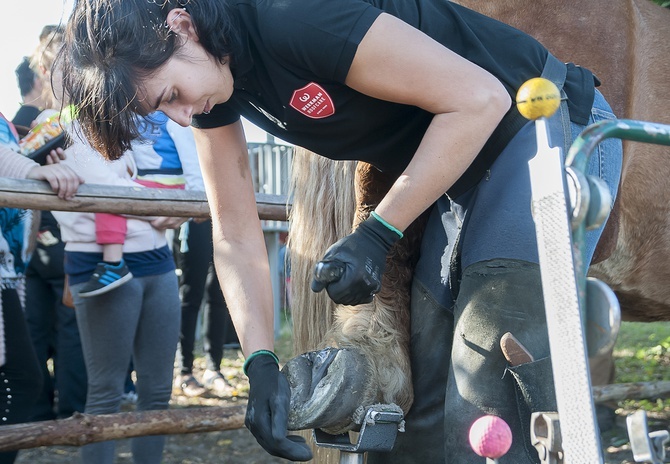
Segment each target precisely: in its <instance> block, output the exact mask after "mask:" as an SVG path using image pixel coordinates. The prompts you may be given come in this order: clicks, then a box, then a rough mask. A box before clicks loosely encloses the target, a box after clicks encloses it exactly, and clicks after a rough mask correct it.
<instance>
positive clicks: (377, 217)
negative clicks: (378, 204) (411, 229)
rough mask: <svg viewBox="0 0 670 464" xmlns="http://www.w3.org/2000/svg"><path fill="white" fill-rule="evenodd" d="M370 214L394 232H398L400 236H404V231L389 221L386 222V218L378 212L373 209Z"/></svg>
mask: <svg viewBox="0 0 670 464" xmlns="http://www.w3.org/2000/svg"><path fill="white" fill-rule="evenodd" d="M370 216H372V217H373V218H375V219H376V220H378V221H379V222H381V223H382V224H384V226H385V227H386V228H387V229H389V230H392V231H393V232H395V233H396V234H398V236H399V237H400V238H402V237H403V235H402V232H400V231H399V230H398V229H396V228H395V227H393V226H392V225H391V224H389V223H388V222H386V221H385V220H384V218H383V217H381V216H380V215H379V214H377V213H375V212H374V211H373V212H371V213H370Z"/></svg>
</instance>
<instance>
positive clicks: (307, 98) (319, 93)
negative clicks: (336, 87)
mask: <svg viewBox="0 0 670 464" xmlns="http://www.w3.org/2000/svg"><path fill="white" fill-rule="evenodd" d="M290 105H291V108H293V109H295V110H298V111H300V112H301V113H302V114H304V115H305V116H307V117H308V118H312V119H321V118H327V117H328V116H332V115H333V114H335V105H333V99H332V98H330V95H328V94H327V93H326V91H325V90H324V89H323V87H321V86H320V85H319V84H317V83H316V82H310V83H309V84H307V85H306V86H304V87H303V88H302V89H298V90H296V91H295V92H293V97H291V103H290Z"/></svg>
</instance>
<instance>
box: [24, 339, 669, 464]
mask: <svg viewBox="0 0 670 464" xmlns="http://www.w3.org/2000/svg"><path fill="white" fill-rule="evenodd" d="M197 363H198V360H196V370H195V374H196V376H198V375H199V374H200V373H201V371H202V368H203V366H201V365H198V364H197ZM223 366H224V367H223V369H222V371H223V373H224V375H225V376H226V378H227V379H228V380H229V381H230V382H231V384H232V385H233V386H235V388H236V390H235V391H234V392H233V394H234V396H232V397H225V398H218V397H216V396H214V395H208V397H201V398H188V397H186V396H184V395H183V394H181V392H180V391H179V390H177V389H175V390H174V391H173V396H172V401H171V407H173V408H187V407H200V406H229V405H232V404H239V403H240V402H245V401H246V394H247V391H248V384H247V382H246V377H245V376H244V375H243V374H242V372H241V366H242V357H241V353H240V352H239V351H237V350H227V351H226V357H225V360H224V363H223ZM125 409H126V410H132V405H128V406H126V407H125ZM626 415H627V411H621V410H619V411H617V415H616V416H615V422H614V427H613V428H612V429H611V430H610V431H608V432H607V433H604V434H603V436H602V439H601V443H602V445H603V449H604V453H605V463H606V464H630V463H634V462H635V461H633V456H632V453H631V451H630V445H629V442H628V436H627V433H626V428H625V427H626V425H625V424H626ZM669 428H670V414H656V415H652V414H650V415H649V429H650V431H651V430H659V429H665V430H668V429H669ZM78 453H79V448H77V447H69V446H56V447H41V448H35V449H29V450H22V451H21V452H20V453H19V457H18V459H17V461H16V464H73V463H76V462H79V461H78ZM668 456H670V449H668ZM332 461H333V462H337V460H336V459H334V460H332ZM287 462H288V461H286V460H283V459H278V458H275V457H272V456H270V455H268V454H267V453H266V452H265V451H264V450H263V449H262V448H261V447H260V445H258V444H257V443H256V440H255V439H254V437H253V436H252V435H251V433H249V431H248V430H246V429H245V428H241V429H237V430H229V431H223V432H210V433H199V434H186V435H171V436H169V437H168V441H167V445H166V448H165V452H164V456H163V463H164V464H214V463H216V464H280V463H287ZM666 462H670V461H666ZM131 463H132V456H131V453H130V446H129V441H128V440H120V441H118V442H117V458H116V462H115V464H131ZM421 464H430V463H421Z"/></svg>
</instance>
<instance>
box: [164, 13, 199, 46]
mask: <svg viewBox="0 0 670 464" xmlns="http://www.w3.org/2000/svg"><path fill="white" fill-rule="evenodd" d="M167 26H168V27H169V28H170V30H171V31H172V32H174V33H175V34H177V35H180V36H182V37H183V38H185V39H191V40H195V41H196V42H197V41H198V34H196V33H195V27H193V20H192V19H191V15H190V14H188V13H187V12H186V10H185V9H184V8H174V9H172V10H170V11H169V12H168V15H167Z"/></svg>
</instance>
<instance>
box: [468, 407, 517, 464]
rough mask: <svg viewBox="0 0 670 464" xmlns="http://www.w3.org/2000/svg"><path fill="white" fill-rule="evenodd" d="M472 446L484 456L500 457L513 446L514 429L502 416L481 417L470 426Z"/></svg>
mask: <svg viewBox="0 0 670 464" xmlns="http://www.w3.org/2000/svg"><path fill="white" fill-rule="evenodd" d="M470 446H472V450H473V451H474V452H475V453H477V454H478V455H480V456H482V457H485V458H492V459H498V458H499V457H502V456H504V455H505V453H507V451H509V448H510V446H512V431H511V430H510V428H509V425H507V422H505V421H504V420H502V419H501V418H500V417H496V416H484V417H480V418H479V419H477V420H476V421H475V423H474V424H472V427H470Z"/></svg>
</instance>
